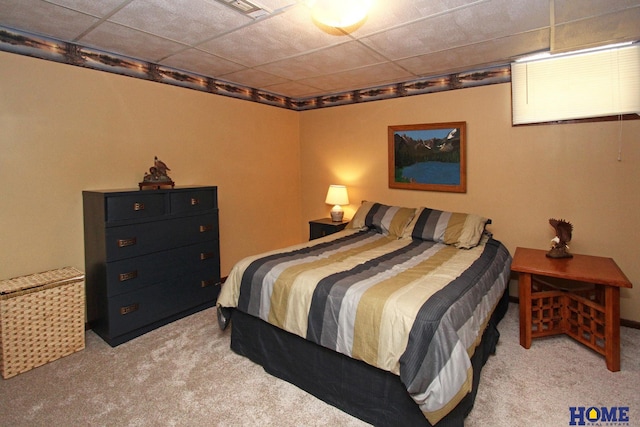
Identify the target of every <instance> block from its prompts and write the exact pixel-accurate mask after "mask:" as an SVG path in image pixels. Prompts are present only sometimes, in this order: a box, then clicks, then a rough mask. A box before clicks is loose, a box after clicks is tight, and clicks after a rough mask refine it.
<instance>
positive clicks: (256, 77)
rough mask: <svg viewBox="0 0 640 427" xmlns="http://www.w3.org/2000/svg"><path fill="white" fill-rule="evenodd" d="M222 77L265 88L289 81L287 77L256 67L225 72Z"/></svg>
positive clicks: (230, 80)
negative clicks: (256, 68)
mask: <svg viewBox="0 0 640 427" xmlns="http://www.w3.org/2000/svg"><path fill="white" fill-rule="evenodd" d="M220 79H222V80H227V81H229V82H242V84H243V85H245V86H249V87H253V88H257V89H265V88H266V87H268V86H273V85H277V84H282V83H287V82H288V81H289V80H287V79H285V78H282V77H279V76H274V75H273V74H269V73H265V72H263V71H259V70H255V69H244V70H240V71H236V72H234V73H229V74H224V75H221V76H220Z"/></svg>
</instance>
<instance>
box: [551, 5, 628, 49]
mask: <svg viewBox="0 0 640 427" xmlns="http://www.w3.org/2000/svg"><path fill="white" fill-rule="evenodd" d="M639 28H640V7H634V8H631V9H627V10H622V11H619V12H613V13H609V14H607V15H603V16H599V17H594V18H588V19H582V20H580V21H574V22H569V23H566V24H561V25H557V26H556V27H555V33H554V40H553V42H554V51H555V52H562V51H570V50H577V49H584V48H589V47H594V46H602V45H606V44H611V43H619V42H625V41H635V40H638V29H639Z"/></svg>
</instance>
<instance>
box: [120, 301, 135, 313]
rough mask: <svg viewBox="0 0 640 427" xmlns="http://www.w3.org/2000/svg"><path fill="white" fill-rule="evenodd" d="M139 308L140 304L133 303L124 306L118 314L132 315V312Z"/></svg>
mask: <svg viewBox="0 0 640 427" xmlns="http://www.w3.org/2000/svg"><path fill="white" fill-rule="evenodd" d="M139 308H140V304H138V303H137V302H135V303H133V304H131V305H126V306H124V307H120V314H121V315H123V316H124V315H125V314H129V313H133V312H134V311H136V310H138V309H139Z"/></svg>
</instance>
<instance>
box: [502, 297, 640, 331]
mask: <svg viewBox="0 0 640 427" xmlns="http://www.w3.org/2000/svg"><path fill="white" fill-rule="evenodd" d="M509 302H513V303H516V304H518V303H519V302H520V300H519V299H518V297H514V296H513V295H509ZM620 326H625V327H627V328H633V329H640V322H636V321H635V320H627V319H620Z"/></svg>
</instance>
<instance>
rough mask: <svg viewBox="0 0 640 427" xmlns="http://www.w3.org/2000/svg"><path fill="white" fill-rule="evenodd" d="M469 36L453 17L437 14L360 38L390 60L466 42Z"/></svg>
mask: <svg viewBox="0 0 640 427" xmlns="http://www.w3.org/2000/svg"><path fill="white" fill-rule="evenodd" d="M466 38H467V35H466V34H465V31H464V29H463V28H459V27H458V26H457V25H456V24H455V23H454V22H452V19H451V17H449V16H446V15H440V16H435V17H433V18H429V19H427V20H423V21H420V22H416V23H413V24H409V25H406V26H402V27H398V28H395V29H392V30H389V31H384V32H381V33H377V34H375V35H373V36H369V37H365V38H363V39H361V41H362V42H363V43H365V44H366V45H368V46H370V47H371V48H372V49H374V50H376V51H378V52H379V53H381V54H382V55H384V56H385V57H387V58H389V59H392V60H394V59H401V58H406V57H411V56H415V55H423V54H426V53H430V52H434V51H438V50H442V49H447V48H450V47H455V46H459V45H461V44H463V43H464V42H465V40H466Z"/></svg>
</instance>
